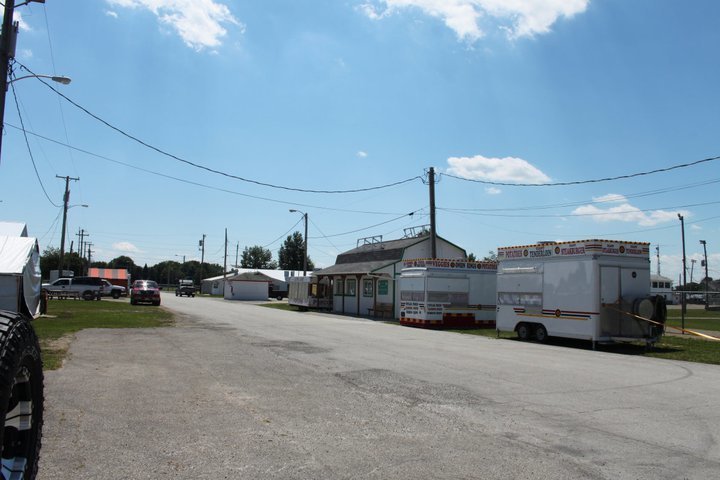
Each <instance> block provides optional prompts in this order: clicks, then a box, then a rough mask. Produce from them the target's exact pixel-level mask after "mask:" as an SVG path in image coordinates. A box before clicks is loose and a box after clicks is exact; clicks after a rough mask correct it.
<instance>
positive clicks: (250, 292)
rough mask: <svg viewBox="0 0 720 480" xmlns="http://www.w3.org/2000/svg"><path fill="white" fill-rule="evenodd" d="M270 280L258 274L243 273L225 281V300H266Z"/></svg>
mask: <svg viewBox="0 0 720 480" xmlns="http://www.w3.org/2000/svg"><path fill="white" fill-rule="evenodd" d="M271 283H272V278H271V277H268V276H267V275H265V274H263V273H260V272H257V271H256V272H245V273H240V274H237V275H234V276H232V277H227V278H226V279H225V294H224V298H225V300H267V299H268V288H269V286H270V284H271Z"/></svg>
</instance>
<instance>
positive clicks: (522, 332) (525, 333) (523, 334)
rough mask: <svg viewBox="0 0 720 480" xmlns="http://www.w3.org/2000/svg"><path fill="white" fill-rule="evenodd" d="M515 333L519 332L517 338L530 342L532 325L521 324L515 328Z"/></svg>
mask: <svg viewBox="0 0 720 480" xmlns="http://www.w3.org/2000/svg"><path fill="white" fill-rule="evenodd" d="M515 331H517V336H518V338H519V339H520V340H529V339H530V325H528V324H527V323H520V324H518V326H517V327H516V328H515Z"/></svg>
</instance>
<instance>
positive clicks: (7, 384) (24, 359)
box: [0, 311, 43, 479]
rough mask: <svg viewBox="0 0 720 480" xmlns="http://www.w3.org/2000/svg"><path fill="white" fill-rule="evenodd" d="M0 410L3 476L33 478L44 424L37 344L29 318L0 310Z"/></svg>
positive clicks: (41, 380) (40, 367)
mask: <svg viewBox="0 0 720 480" xmlns="http://www.w3.org/2000/svg"><path fill="white" fill-rule="evenodd" d="M0 409H2V412H1V413H2V415H0V419H2V425H1V426H0V427H1V428H0V432H1V433H0V436H1V438H0V444H1V445H2V465H3V469H2V471H3V475H4V476H3V478H18V479H34V478H35V475H36V474H37V470H38V459H39V457H40V440H41V436H42V424H43V371H42V360H41V359H40V345H39V344H38V339H37V336H36V335H35V330H33V328H32V326H31V325H30V322H29V321H28V319H27V318H25V317H23V316H22V315H20V314H18V313H15V312H7V311H0ZM8 469H9V470H10V471H8Z"/></svg>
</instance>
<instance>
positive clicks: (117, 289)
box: [102, 278, 127, 298]
mask: <svg viewBox="0 0 720 480" xmlns="http://www.w3.org/2000/svg"><path fill="white" fill-rule="evenodd" d="M102 281H103V285H104V286H105V288H104V289H103V295H104V296H107V297H112V298H120V296H125V295H127V289H126V288H125V287H123V286H122V285H113V284H112V283H110V282H109V281H107V280H105V279H104V278H103V279H102Z"/></svg>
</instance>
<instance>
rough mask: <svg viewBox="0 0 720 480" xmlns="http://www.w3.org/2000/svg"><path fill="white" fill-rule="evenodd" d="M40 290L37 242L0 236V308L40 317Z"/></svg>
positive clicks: (24, 238) (33, 239)
mask: <svg viewBox="0 0 720 480" xmlns="http://www.w3.org/2000/svg"><path fill="white" fill-rule="evenodd" d="M41 288H42V278H41V275H40V248H39V247H38V242H37V239H35V238H33V237H17V236H0V309H3V310H11V311H14V312H19V313H24V314H26V315H30V316H32V317H35V316H37V315H38V314H39V313H40V290H41Z"/></svg>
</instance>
